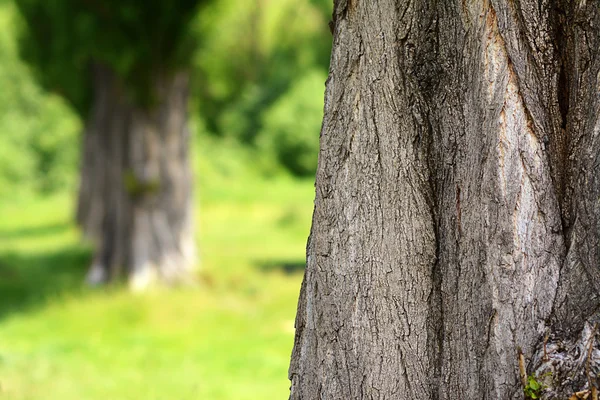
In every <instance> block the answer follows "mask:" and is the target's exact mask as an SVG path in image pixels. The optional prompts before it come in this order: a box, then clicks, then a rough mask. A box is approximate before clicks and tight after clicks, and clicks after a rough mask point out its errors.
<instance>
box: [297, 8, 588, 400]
mask: <svg viewBox="0 0 600 400" xmlns="http://www.w3.org/2000/svg"><path fill="white" fill-rule="evenodd" d="M334 10H335V11H334V22H335V30H334V47H333V52H332V58H331V68H330V76H329V79H328V82H327V90H326V95H325V116H324V121H323V128H322V132H321V150H320V154H319V167H318V172H317V184H316V200H315V211H314V217H313V226H312V230H311V238H310V240H309V243H308V246H307V270H306V275H305V280H304V283H303V286H302V290H301V296H300V300H299V305H298V314H297V319H296V329H297V331H296V339H295V345H294V351H293V354H292V363H291V366H290V379H291V381H292V388H291V397H290V398H291V399H314V398H327V399H386V398H394V399H396V398H397V399H415V398H422V399H481V398H484V399H509V398H510V399H513V398H514V399H519V398H523V391H522V387H521V383H520V377H519V366H518V357H517V348H522V349H523V351H524V353H525V355H526V356H527V368H528V371H527V372H528V373H533V374H535V375H536V376H537V377H538V379H543V380H545V382H546V384H547V385H548V386H549V388H548V389H547V390H546V392H545V395H544V396H545V397H546V398H548V399H550V398H552V399H559V398H561V399H562V398H568V397H570V396H571V395H572V394H573V393H574V392H575V391H579V390H583V389H586V388H587V386H586V385H587V384H588V383H587V379H586V378H585V374H584V373H583V371H584V364H585V363H586V362H587V359H586V357H585V354H588V352H587V350H585V349H587V346H588V345H589V343H590V340H591V339H590V336H591V335H592V332H593V329H592V328H591V327H592V326H593V324H594V323H595V322H596V321H597V320H598V319H599V316H598V310H599V305H600V295H599V293H600V269H599V268H598V266H599V265H600V201H598V199H599V198H600V174H598V173H596V171H600V169H599V168H600V134H598V132H600V119H599V115H600V114H599V111H600V96H598V94H597V93H598V89H597V88H598V87H600V78H599V77H600V53H598V49H600V46H599V45H600V35H599V34H598V29H599V28H598V27H600V11H599V10H598V6H597V4H595V3H594V2H590V1H588V2H585V1H582V2H570V1H562V0H556V1H554V0H553V1H550V0H539V1H538V0H490V1H488V0H479V1H468V2H467V1H458V0H457V1H436V0H428V1H420V2H415V1H408V0H406V1H403V0H378V1H369V2H367V1H360V0H354V1H352V2H348V1H342V0H340V1H336V2H335V7H334ZM584 348H585V349H584ZM594 349H596V344H594ZM584 350H585V351H584ZM596 352H597V354H596ZM584 353H585V354H584ZM582 354H583V355H582ZM591 354H592V358H594V360H592V361H593V362H596V358H597V359H598V360H597V361H600V351H597V350H594V351H593V352H592V353H591ZM548 372H551V374H548Z"/></svg>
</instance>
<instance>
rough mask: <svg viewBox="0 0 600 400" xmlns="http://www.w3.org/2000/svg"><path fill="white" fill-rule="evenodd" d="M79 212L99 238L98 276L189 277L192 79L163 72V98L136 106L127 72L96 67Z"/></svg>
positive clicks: (137, 281) (139, 279)
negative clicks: (122, 76) (122, 75)
mask: <svg viewBox="0 0 600 400" xmlns="http://www.w3.org/2000/svg"><path fill="white" fill-rule="evenodd" d="M94 89H95V97H94V104H93V108H92V114H91V117H90V120H89V121H88V125H87V129H86V132H85V137H84V149H83V160H82V173H81V186H80V191H79V204H78V209H77V219H78V222H79V223H80V225H81V227H82V229H83V231H84V233H85V234H86V236H88V237H89V238H91V239H92V240H93V242H94V243H95V246H96V248H95V255H94V259H93V263H92V266H91V268H90V271H89V274H88V281H89V282H90V283H93V284H97V283H102V282H106V281H109V280H113V279H115V278H117V277H119V276H122V275H126V276H127V277H128V279H129V282H130V284H131V286H132V287H133V288H135V289H138V288H143V287H145V286H146V285H148V284H149V283H151V282H152V281H153V280H156V279H158V280H160V281H163V282H165V283H169V284H171V283H173V284H174V283H181V282H184V281H187V280H189V279H190V278H191V274H190V272H191V268H192V267H193V266H194V265H195V245H194V236H193V229H192V228H193V215H192V206H193V205H192V193H191V182H192V177H191V170H190V166H189V159H188V149H189V130H188V127H187V99H188V79H187V76H186V74H184V73H178V74H175V75H173V76H169V77H166V78H162V79H157V80H156V84H155V88H154V92H153V93H156V95H157V98H158V102H157V104H155V105H154V106H152V107H150V108H142V107H139V106H136V105H135V104H134V103H133V102H132V101H131V100H130V97H129V96H127V94H126V93H125V92H124V90H123V87H122V85H121V84H120V82H119V79H118V78H117V77H116V75H115V74H113V73H112V71H111V70H110V69H108V68H106V67H103V66H96V67H95V70H94Z"/></svg>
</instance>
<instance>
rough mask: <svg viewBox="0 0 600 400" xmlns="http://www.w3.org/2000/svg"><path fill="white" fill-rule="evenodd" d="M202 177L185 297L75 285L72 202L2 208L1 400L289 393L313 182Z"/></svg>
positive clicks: (77, 265) (61, 199)
mask: <svg viewBox="0 0 600 400" xmlns="http://www.w3.org/2000/svg"><path fill="white" fill-rule="evenodd" d="M200 170H201V171H202V170H203V169H202V168H200ZM205 170H206V175H207V178H206V180H205V181H204V182H203V181H202V177H201V176H200V177H199V180H200V181H201V182H203V183H202V184H201V185H200V186H199V187H200V190H199V193H202V192H203V191H205V192H206V193H205V195H204V196H203V195H198V196H197V203H198V204H199V207H198V213H197V218H198V221H199V235H198V236H199V244H200V249H201V256H202V268H201V272H200V282H201V283H200V286H199V287H198V288H194V289H184V290H168V289H155V290H152V291H150V292H148V293H144V294H135V295H133V294H131V293H129V292H127V291H126V290H124V289H123V288H120V287H111V288H102V289H90V288H86V287H84V286H83V285H82V284H81V282H82V278H83V276H84V274H85V269H86V267H87V263H88V262H89V259H90V249H89V247H88V246H86V245H84V244H81V242H80V239H79V234H78V231H77V229H76V227H75V226H74V225H73V224H72V223H71V220H72V218H71V217H72V212H73V204H72V195H58V196H54V197H50V198H45V199H30V200H26V201H19V202H15V201H12V202H11V201H3V202H0V399H4V398H6V399H11V400H13V399H14V400H25V399H32V400H33V399H36V400H38V399H44V400H46V399H47V400H52V399H60V400H75V399H76V400H96V399H98V400H100V399H102V400H106V399H115V400H120V399H136V400H137V399H157V400H159V399H165V400H171V399H203V400H219V399H231V400H234V399H235V400H243V399H281V398H286V397H287V396H288V388H289V382H288V380H287V368H288V364H289V356H290V352H291V348H292V344H293V319H294V316H295V307H296V302H297V296H298V291H299V286H300V280H301V273H302V270H301V266H302V265H303V260H304V252H305V250H304V249H305V243H306V238H307V236H308V230H309V228H310V215H311V212H312V197H313V186H312V182H310V181H298V180H293V179H291V178H285V177H284V178H278V179H271V180H266V179H259V178H256V177H251V176H245V177H244V178H243V179H242V181H241V182H240V181H237V183H236V181H235V180H233V179H234V178H233V177H229V178H227V177H225V176H220V177H219V176H216V175H217V173H216V172H214V171H213V172H211V171H208V170H207V169H206V168H205ZM238 172H239V171H238ZM211 174H212V175H211ZM227 179H231V180H232V181H230V182H228V181H227ZM236 184H237V185H239V186H238V187H235V185H236ZM228 186H229V187H230V188H232V190H231V191H230V192H229V193H228V192H227V187H228ZM217 189H218V190H217Z"/></svg>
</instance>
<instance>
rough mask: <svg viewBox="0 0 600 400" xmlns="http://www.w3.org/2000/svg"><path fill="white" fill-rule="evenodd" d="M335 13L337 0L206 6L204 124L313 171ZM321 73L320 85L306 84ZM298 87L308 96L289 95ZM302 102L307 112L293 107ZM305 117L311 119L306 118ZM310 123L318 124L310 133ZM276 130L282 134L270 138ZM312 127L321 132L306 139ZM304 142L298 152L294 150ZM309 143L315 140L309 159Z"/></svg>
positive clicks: (200, 56) (197, 68)
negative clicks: (333, 5)
mask: <svg viewBox="0 0 600 400" xmlns="http://www.w3.org/2000/svg"><path fill="white" fill-rule="evenodd" d="M330 14H331V2H329V1H325V0H312V1H309V0H303V1H295V0H280V1H277V2H266V1H264V0H254V1H249V2H241V1H239V0H223V1H219V2H215V3H213V4H212V5H211V6H210V7H207V8H206V9H204V10H203V13H202V14H201V15H200V18H199V23H198V25H197V30H198V32H199V33H198V35H199V37H202V43H201V45H200V47H199V51H198V52H197V54H196V58H195V63H194V72H195V73H196V75H197V79H196V82H197V83H198V87H197V89H196V90H195V93H196V94H197V96H198V97H197V107H198V110H199V113H200V115H201V116H202V117H203V118H204V120H205V122H206V128H207V129H208V130H209V131H210V132H212V133H215V134H217V135H219V136H223V137H232V138H235V139H237V140H240V141H241V142H243V143H247V144H250V145H252V146H256V147H257V148H259V149H260V150H262V151H263V153H262V155H263V157H264V158H267V159H271V160H285V161H286V162H285V163H284V164H283V165H284V166H285V167H286V168H287V169H288V170H290V171H292V172H293V173H295V174H301V175H302V174H306V175H310V174H312V172H313V171H314V168H315V163H314V161H315V160H316V154H317V151H318V145H317V142H318V134H319V125H320V120H321V118H322V104H323V92H324V90H323V89H324V88H323V83H324V81H325V77H326V73H327V68H328V65H329V53H330V50H331V34H330V32H329V28H328V24H327V23H328V21H329V18H330V17H329V15H330ZM232 27H235V29H233V28H232ZM319 74H320V76H321V78H319V79H321V82H320V83H319V84H318V85H315V84H310V83H308V84H307V82H313V83H314V82H316V80H315V77H316V76H318V75H319ZM292 92H293V93H294V94H299V92H301V96H302V99H301V100H293V99H291V97H292V96H293V95H294V94H291V93H292ZM279 103H282V104H279ZM300 103H302V105H301V104H300ZM298 109H302V110H303V112H302V114H295V113H294V111H295V110H298ZM286 110H287V111H289V112H288V113H287V114H286V113H285V111H286ZM267 114H270V115H267ZM275 114H277V115H275ZM305 118H306V119H307V120H308V121H310V122H309V123H304V122H303V121H300V119H305ZM316 120H319V123H314V121H316ZM267 125H268V126H267ZM294 125H297V126H298V129H293V126H294ZM307 125H311V127H312V128H311V129H315V130H314V131H312V132H310V133H309V132H308V131H307V130H306V127H307ZM315 126H316V128H315ZM271 132H273V133H275V134H276V135H278V137H277V138H272V139H268V138H265V136H266V135H268V133H271ZM284 135H285V136H291V137H285V138H284V137H283V136H284ZM309 135H312V138H316V140H314V139H310V140H306V139H307V138H308V137H309ZM293 136H299V138H297V139H296V138H294V137H293ZM269 142H270V144H268V143H269ZM276 142H280V143H282V144H283V145H284V147H282V148H279V147H277V146H275V145H274V144H275V143H276ZM309 143H310V144H309ZM299 144H301V145H300V146H299V149H300V151H299V152H298V153H296V152H294V151H290V150H291V149H292V148H293V147H298V145H299ZM306 145H309V146H312V147H311V149H310V152H311V154H312V155H311V156H310V157H311V158H312V160H313V165H311V166H310V167H307V163H308V161H307V160H306V151H307V150H306V149H305V146H306ZM264 151H268V152H269V153H264Z"/></svg>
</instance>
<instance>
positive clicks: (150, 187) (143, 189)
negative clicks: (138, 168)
mask: <svg viewBox="0 0 600 400" xmlns="http://www.w3.org/2000/svg"><path fill="white" fill-rule="evenodd" d="M123 183H124V185H125V190H126V191H127V193H129V195H131V196H133V197H138V196H143V195H144V194H151V193H156V192H158V190H159V189H160V180H159V179H158V178H157V179H153V180H150V181H149V182H143V181H141V180H140V179H138V177H137V176H136V175H135V172H133V170H127V171H125V173H124V174H123Z"/></svg>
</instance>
